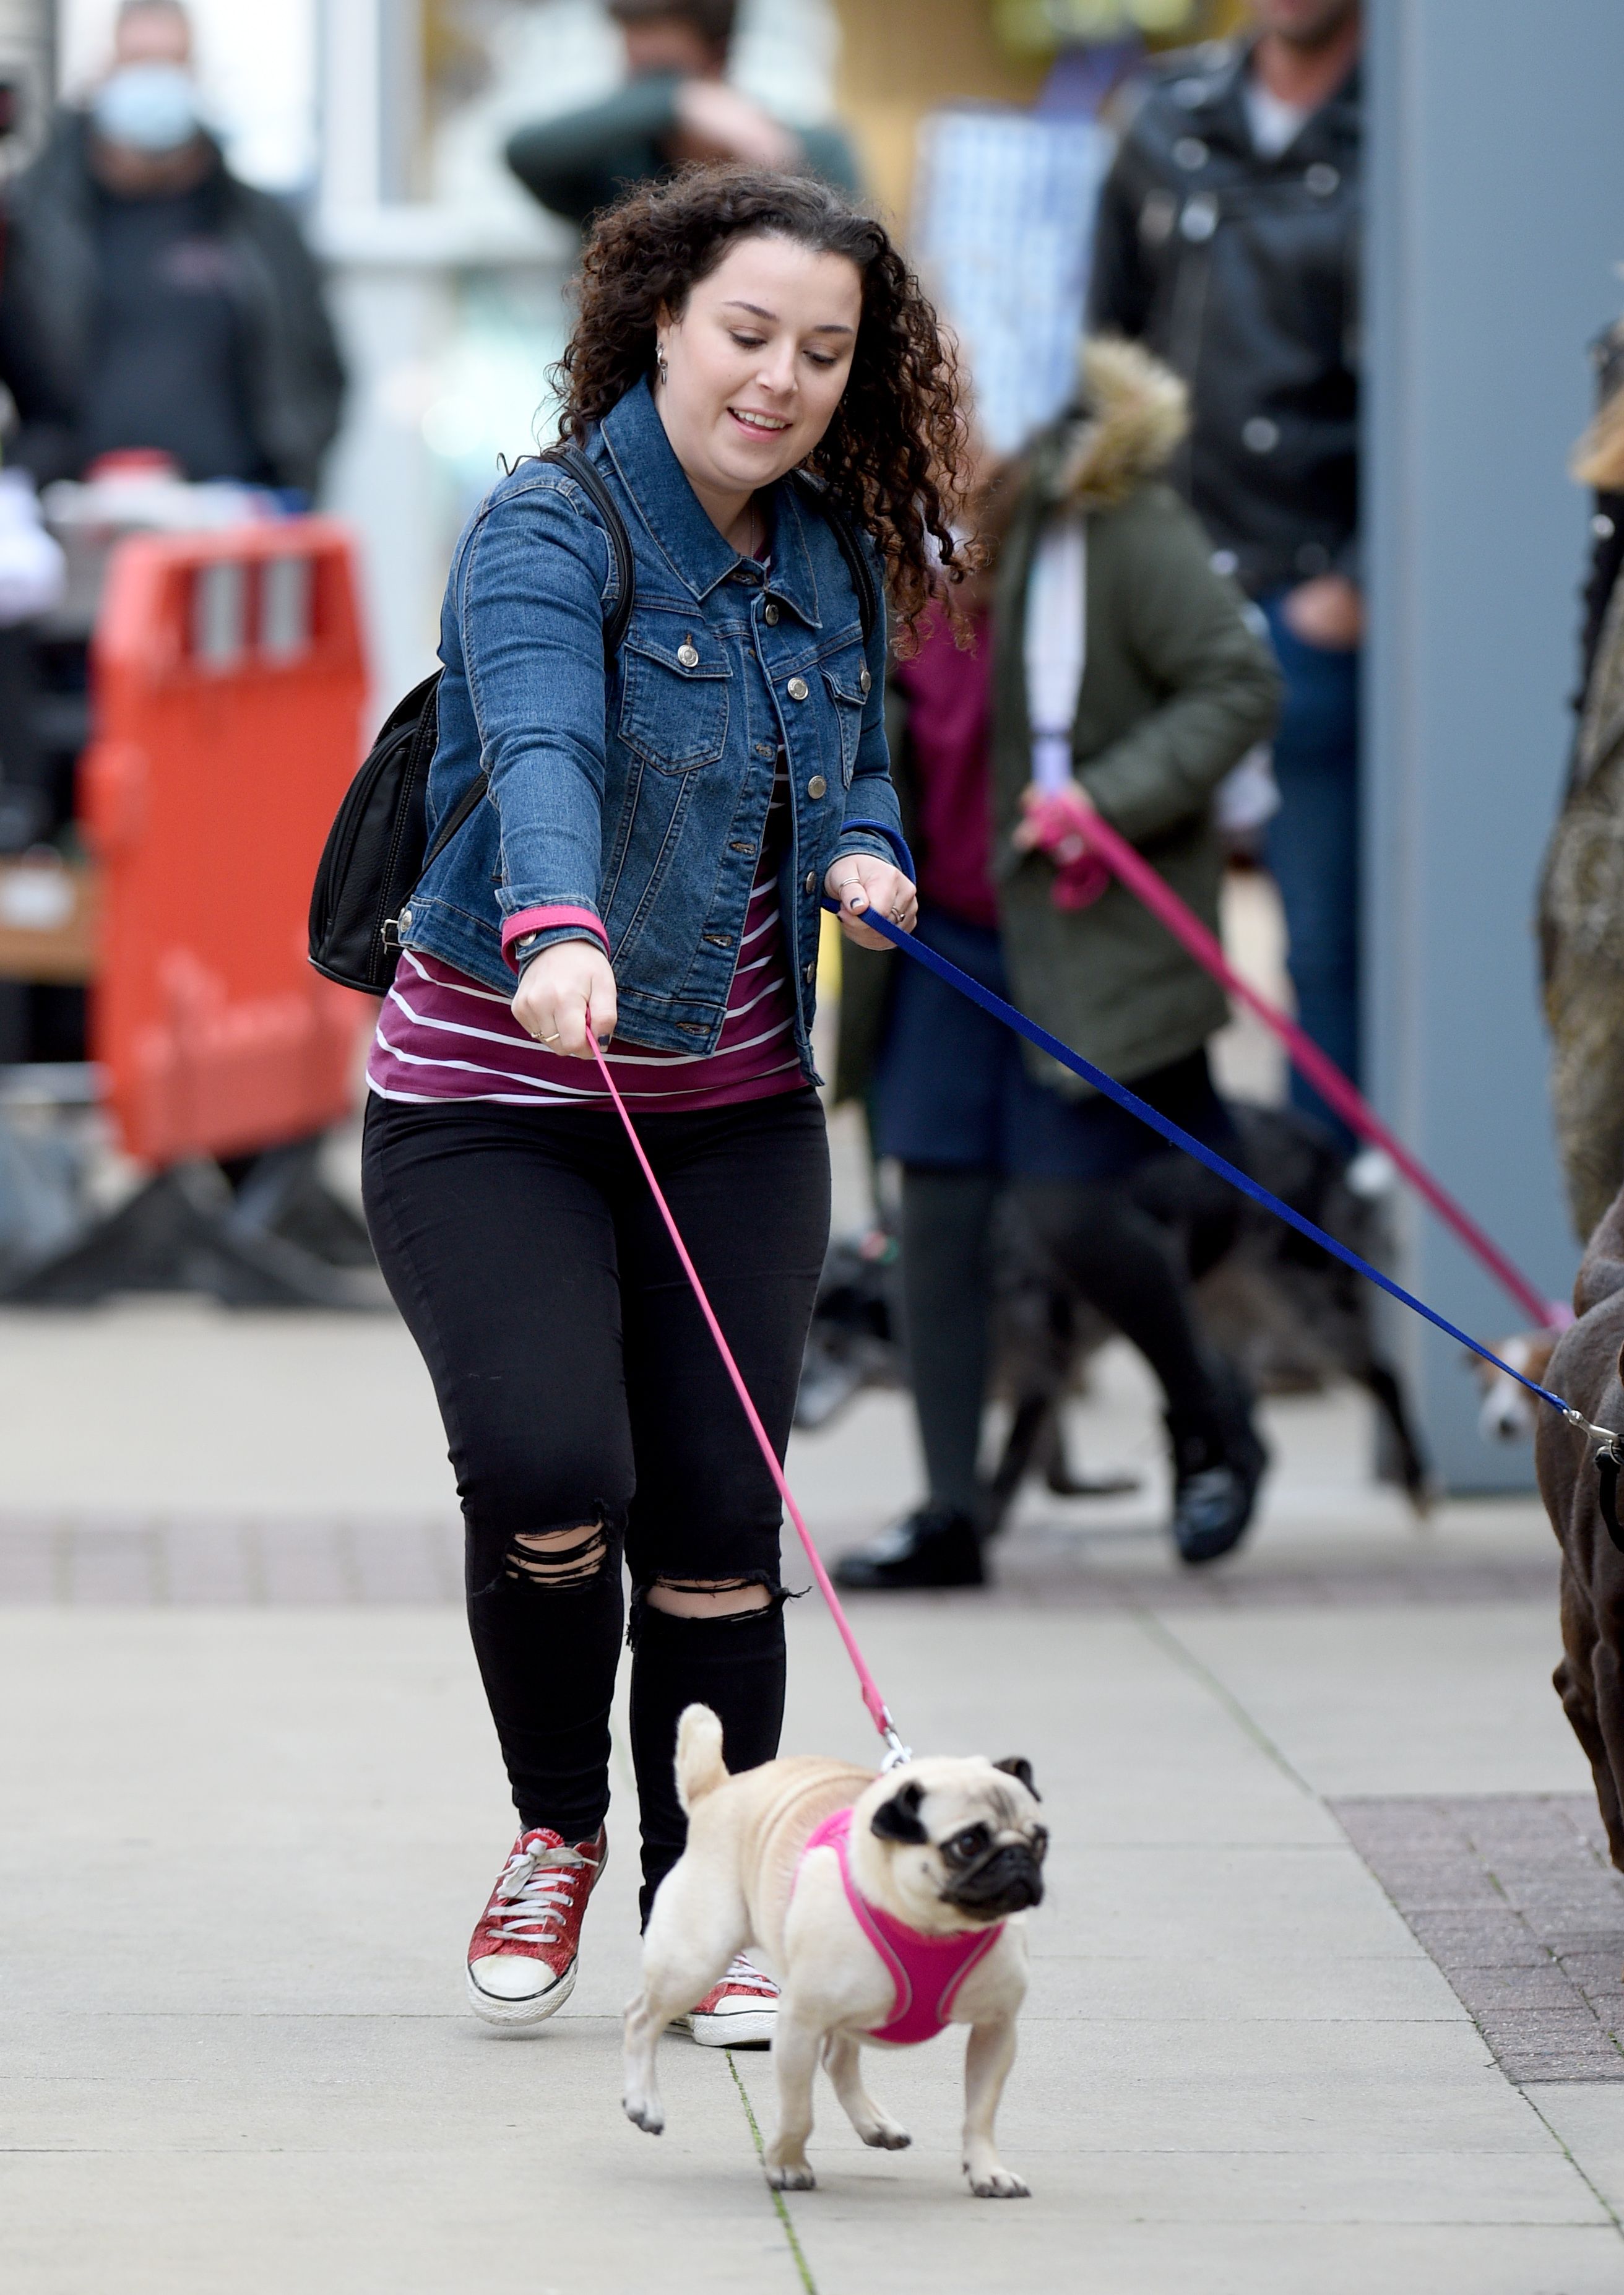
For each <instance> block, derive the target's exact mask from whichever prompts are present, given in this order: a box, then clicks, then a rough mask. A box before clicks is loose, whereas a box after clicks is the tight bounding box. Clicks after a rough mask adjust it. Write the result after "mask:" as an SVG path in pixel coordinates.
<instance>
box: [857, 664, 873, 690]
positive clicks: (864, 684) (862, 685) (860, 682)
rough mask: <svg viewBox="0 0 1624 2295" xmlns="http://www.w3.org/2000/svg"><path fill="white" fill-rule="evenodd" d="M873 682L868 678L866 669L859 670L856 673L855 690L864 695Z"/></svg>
mask: <svg viewBox="0 0 1624 2295" xmlns="http://www.w3.org/2000/svg"><path fill="white" fill-rule="evenodd" d="M873 682H874V680H873V679H872V677H870V676H869V672H868V671H867V669H860V670H859V671H858V673H857V690H858V691H859V692H860V693H866V692H867V691H868V690H869V687H870V686H871V685H872V684H873Z"/></svg>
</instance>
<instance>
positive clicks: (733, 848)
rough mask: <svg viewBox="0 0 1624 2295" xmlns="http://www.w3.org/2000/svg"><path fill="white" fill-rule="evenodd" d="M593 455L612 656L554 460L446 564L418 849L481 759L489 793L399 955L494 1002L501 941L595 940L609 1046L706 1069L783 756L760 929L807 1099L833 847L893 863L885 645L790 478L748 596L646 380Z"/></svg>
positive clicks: (509, 481) (509, 975)
mask: <svg viewBox="0 0 1624 2295" xmlns="http://www.w3.org/2000/svg"><path fill="white" fill-rule="evenodd" d="M587 451H588V453H590V454H591V456H592V461H593V462H594V463H595V464H596V466H597V468H598V469H599V470H600V471H601V472H602V474H603V476H604V478H605V480H606V481H607V483H608V486H609V488H610V489H611V491H612V493H613V494H614V497H615V499H616V502H617V503H618V505H619V507H620V509H621V512H622V515H623V516H624V519H625V523H626V528H627V531H628V533H629V535H630V536H631V541H632V556H633V559H634V561H635V568H636V597H635V602H634V605H633V608H632V620H631V625H630V627H629V628H628V630H627V632H626V636H625V640H624V644H623V645H622V647H621V649H620V651H619V654H618V656H617V657H616V659H615V661H614V662H613V663H612V664H610V665H608V666H607V667H606V664H605V661H604V653H603V637H602V630H603V621H604V617H605V613H606V611H607V610H608V607H609V606H610V605H611V604H612V602H613V599H614V594H615V590H614V584H615V571H614V563H613V558H612V555H611V552H610V550H609V545H608V536H607V535H605V533H604V531H603V529H602V527H601V526H600V524H599V522H598V519H597V517H596V514H595V512H594V511H593V510H592V505H591V503H590V502H589V501H588V499H587V497H586V495H585V494H584V492H583V489H582V488H581V486H579V485H578V484H577V483H576V482H575V480H574V479H572V478H570V476H569V475H568V472H567V470H564V469H561V468H560V467H559V465H557V464H555V463H551V462H540V461H529V462H522V463H520V464H519V466H518V469H516V470H514V471H513V472H512V473H511V474H510V476H509V477H508V478H504V479H503V480H502V482H501V484H500V485H498V486H495V487H494V489H493V491H492V492H491V494H489V495H488V496H487V497H486V501H485V502H483V503H482V504H481V506H480V508H479V509H478V510H477V511H476V513H475V515H474V517H473V518H472V519H470V520H469V524H468V526H467V527H466V528H465V529H464V531H463V534H462V535H461V540H460V541H459V542H458V544H457V550H456V555H455V557H454V558H453V561H452V569H451V579H450V582H449V584H447V587H446V592H445V608H444V610H443V614H442V617H441V636H440V658H441V660H442V662H443V663H444V664H445V675H444V677H443V678H442V680H441V683H440V697H439V712H440V716H439V746H438V747H437V750H436V753H435V759H434V765H433V769H432V771H431V772H430V775H429V782H428V816H429V833H430V836H431V837H432V835H433V833H434V830H435V828H436V827H437V824H438V823H439V822H440V821H443V820H445V817H446V815H447V814H448V813H449V812H450V811H451V809H452V807H453V805H454V804H456V802H457V800H458V798H459V797H460V796H461V795H462V793H463V791H464V790H465V789H466V788H468V787H469V783H470V781H471V780H472V778H473V776H474V774H475V773H476V772H477V768H478V765H479V763H480V761H481V760H483V762H484V765H485V769H486V773H487V774H488V776H489V780H490V793H489V798H488V801H487V802H486V804H481V805H479V806H477V808H476V810H475V812H474V813H473V815H472V817H471V818H470V819H469V821H468V822H467V823H466V824H465V826H464V827H463V828H462V829H461V830H460V831H459V832H458V834H457V835H456V837H453V840H452V842H451V844H450V845H448V846H447V848H446V850H445V853H442V854H441V855H440V857H439V858H438V859H437V861H436V862H434V864H433V866H432V867H431V868H430V869H429V870H428V871H427V872H426V874H425V876H424V878H423V880H422V882H421V884H420V886H419V887H418V889H417V891H416V893H415V894H413V896H412V902H411V903H410V906H409V907H408V908H407V909H406V911H404V913H403V915H402V917H401V919H400V933H401V939H402V941H403V943H404V945H405V946H407V947H409V948H415V949H420V950H424V951H428V952H430V953H432V954H433V955H436V956H438V957H441V958H443V959H444V960H445V962H446V963H447V964H452V965H455V966H456V967H458V968H459V969H461V971H463V972H466V973H468V974H470V975H471V976H473V977H474V978H475V979H477V980H479V981H482V982H483V983H484V984H486V986H487V987H492V988H497V989H504V988H509V987H510V986H511V985H512V980H513V966H514V957H515V943H518V942H522V943H524V953H525V954H526V955H527V954H528V953H529V952H530V951H531V949H532V948H533V947H541V946H545V945H546V944H547V943H550V942H551V941H554V940H561V939H571V938H574V939H583V938H589V937H590V938H597V939H600V940H601V941H602V942H603V943H604V945H605V947H606V948H607V949H608V954H609V957H610V960H611V961H612V963H613V965H614V968H615V979H616V989H617V991H618V995H619V1002H620V1030H621V1033H622V1034H623V1035H624V1037H626V1038H628V1039H629V1040H630V1041H632V1042H634V1043H640V1044H649V1045H652V1046H656V1047H657V1048H659V1049H665V1050H671V1051H687V1052H696V1051H698V1052H708V1051H713V1050H714V1049H715V1046H716V1042H717V1039H718V1038H719V1036H720V1035H721V1033H722V1017H723V1014H724V1011H725V1009H726V1005H727V997H728V989H729V986H730V983H731V981H732V976H733V968H734V965H735V962H736V961H737V958H738V953H739V937H740V935H741V933H742V930H743V927H744V919H745V909H746V906H747V902H748V901H749V897H750V887H751V883H752V880H753V878H754V877H755V865H756V857H757V848H758V845H759V842H760V839H761V837H762V834H763V828H764V826H765V822H766V818H767V807H768V804H769V802H770V801H771V794H772V781H773V772H774V761H775V758H776V755H777V753H778V750H779V746H780V745H782V747H784V749H785V752H786V755H787V760H788V774H789V783H790V792H791V800H792V803H791V813H792V822H793V828H792V835H791V838H790V845H789V850H788V857H787V858H786V861H785V862H784V868H783V872H782V875H781V877H780V878H779V911H780V915H781V917H782V919H783V925H784V931H785V939H786V956H787V960H788V965H789V968H790V971H791V976H792V978H793V980H794V983H795V989H796V1004H797V1019H796V1043H797V1048H798V1049H799V1052H800V1056H801V1062H802V1066H803V1068H804V1072H805V1074H806V1075H807V1076H808V1078H809V1079H811V1080H812V1081H816V1080H817V1079H816V1074H815V1071H814V1069H813V1066H812V1038H811V1032H812V1009H813V1003H814V990H815V985H816V981H817V958H818V930H819V922H820V908H819V902H820V894H821V893H822V888H823V878H824V872H825V871H826V870H827V869H828V866H829V863H830V862H832V861H834V860H835V859H836V857H837V856H838V855H840V854H842V853H874V854H876V855H877V856H878V857H879V858H881V859H884V860H890V859H892V858H893V857H894V846H893V842H892V840H893V839H896V840H897V849H902V848H901V846H900V839H901V831H902V822H901V815H900V813H899V812H898V807H897V800H896V793H895V791H894V788H893V787H892V784H891V775H890V762H889V758H888V755H887V752H886V747H885V695H884V683H885V631H884V627H883V625H882V626H881V627H879V628H877V629H876V631H875V632H874V634H873V636H872V638H871V639H870V641H869V645H868V647H867V649H865V648H864V645H863V640H862V625H861V617H860V614H859V608H858V602H857V598H856V595H855V592H854V591H853V584H852V577H851V573H850V570H849V568H847V565H846V562H845V558H844V557H843V556H842V554H841V550H840V545H839V543H838V542H837V541H836V538H835V535H833V533H832V532H831V531H830V529H829V527H828V524H827V522H826V521H825V519H823V518H822V516H821V515H820V512H819V510H818V509H817V506H816V500H815V494H814V493H813V490H812V488H810V487H809V486H806V485H805V483H804V481H799V480H796V479H787V480H784V481H782V482H781V483H780V484H779V486H777V487H776V488H775V489H773V492H772V496H771V513H772V527H771V549H770V553H769V562H768V566H767V568H766V571H765V575H764V577H763V568H762V567H761V566H759V565H757V564H756V563H755V560H754V559H747V558H740V556H739V553H738V551H735V550H734V549H733V548H732V547H731V545H730V543H727V542H725V541H723V539H722V535H720V534H719V533H718V531H717V530H716V528H715V527H714V526H713V525H712V523H711V521H710V519H708V518H707V517H706V514H705V512H704V510H702V509H701V508H700V506H699V502H698V498H697V496H696V495H695V494H694V492H693V489H692V487H691V486H690V485H689V483H688V479H687V478H686V476H685V475H684V473H683V470H682V468H681V464H680V463H679V462H678V461H677V459H676V456H675V455H674V454H673V452H672V449H671V445H670V443H669V441H668V440H667V438H666V437H665V427H664V425H663V424H662V423H661V421H660V419H659V415H658V413H657V411H656V409H655V405H654V401H653V398H652V397H651V396H650V394H649V388H648V386H647V384H646V383H642V382H640V383H638V384H637V385H636V387H635V388H633V389H632V390H630V391H628V392H627V394H626V396H624V398H623V399H622V400H621V401H620V402H619V404H617V405H616V406H615V407H614V408H613V409H612V410H611V412H609V414H608V417H607V418H606V419H605V421H604V422H603V423H602V425H601V426H600V429H598V430H597V431H596V432H595V433H594V435H593V437H592V440H591V443H590V445H589V446H588V449H587ZM863 546H864V547H865V548H867V547H869V544H868V543H867V542H866V539H865V542H864V545H863ZM874 563H875V573H876V592H877V594H880V595H883V584H882V583H881V581H880V578H879V568H878V562H877V553H876V554H875V558H874ZM859 824H862V825H861V826H860V825H859Z"/></svg>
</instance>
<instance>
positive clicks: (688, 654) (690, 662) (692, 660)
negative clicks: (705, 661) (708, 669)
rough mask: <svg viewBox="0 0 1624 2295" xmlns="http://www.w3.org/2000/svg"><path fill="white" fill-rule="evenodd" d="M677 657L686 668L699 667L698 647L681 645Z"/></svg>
mask: <svg viewBox="0 0 1624 2295" xmlns="http://www.w3.org/2000/svg"><path fill="white" fill-rule="evenodd" d="M677 659H678V660H679V661H680V662H681V665H682V666H683V668H684V669H698V666H699V649H698V646H691V645H680V646H679V647H678V648H677Z"/></svg>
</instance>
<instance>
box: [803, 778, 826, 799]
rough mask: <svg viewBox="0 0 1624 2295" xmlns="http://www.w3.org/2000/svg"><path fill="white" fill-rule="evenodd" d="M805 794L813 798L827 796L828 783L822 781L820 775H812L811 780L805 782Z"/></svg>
mask: <svg viewBox="0 0 1624 2295" xmlns="http://www.w3.org/2000/svg"><path fill="white" fill-rule="evenodd" d="M806 794H807V796H814V797H816V796H828V782H827V781H826V780H824V778H823V776H822V774H821V773H814V774H813V775H812V779H811V780H809V781H808V782H807V784H806Z"/></svg>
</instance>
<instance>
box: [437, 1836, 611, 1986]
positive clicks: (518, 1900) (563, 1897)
mask: <svg viewBox="0 0 1624 2295" xmlns="http://www.w3.org/2000/svg"><path fill="white" fill-rule="evenodd" d="M608 1853H609V1845H608V1840H607V1839H606V1837H605V1835H604V1831H603V1828H602V1826H601V1825H600V1826H599V1828H598V1837H597V1839H596V1840H595V1841H583V1842H579V1843H578V1844H577V1845H576V1846H575V1848H574V1849H572V1848H570V1846H569V1844H568V1843H567V1842H565V1841H562V1840H560V1839H559V1835H558V1834H556V1833H545V1832H543V1831H541V1830H539V1829H538V1830H537V1831H535V1832H534V1833H521V1834H519V1836H518V1840H517V1841H516V1842H514V1844H513V1849H512V1853H511V1854H510V1857H509V1858H508V1861H507V1863H506V1865H504V1866H503V1867H502V1877H501V1879H500V1880H499V1881H498V1882H497V1883H496V1886H495V1888H494V1890H493V1891H492V1892H491V1901H490V1903H489V1904H488V1905H487V1906H486V1908H485V1910H484V1912H483V1913H481V1915H479V1925H478V1926H477V1928H476V1930H475V1931H474V1934H473V1940H472V1942H471V1943H470V1944H469V1948H468V1997H469V2005H470V2006H471V2007H472V2009H473V2012H474V2013H475V2015H476V2016H481V2017H483V2018H484V2020H485V2021H486V2023H487V2024H541V2023H544V2022H545V2021H546V2019H547V2018H548V2017H549V2016H551V2014H552V2013H554V2011H555V2010H557V2009H559V2008H561V2007H562V2006H563V2005H564V2003H565V2002H566V2001H567V1999H568V1997H569V1996H570V1994H571V1993H572V1992H573V1991H574V1990H575V1961H576V1958H577V1956H578V1955H579V1952H580V1949H581V1922H582V1919H583V1915H584V1914H585V1912H586V1900H587V1899H588V1898H589V1897H590V1896H591V1895H592V1891H593V1889H594V1888H595V1887H596V1886H597V1882H598V1875H599V1874H600V1873H601V1872H602V1870H603V1866H604V1860H605V1858H607V1857H608Z"/></svg>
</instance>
